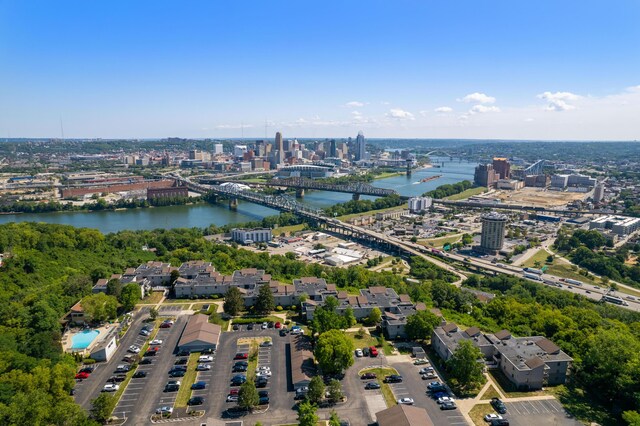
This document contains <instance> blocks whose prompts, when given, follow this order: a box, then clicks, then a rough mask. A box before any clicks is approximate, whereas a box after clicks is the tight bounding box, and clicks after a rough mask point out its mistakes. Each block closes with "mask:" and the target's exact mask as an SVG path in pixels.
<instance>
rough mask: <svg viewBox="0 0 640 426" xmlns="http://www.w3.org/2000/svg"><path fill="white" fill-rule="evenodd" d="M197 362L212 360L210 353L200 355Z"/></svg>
mask: <svg viewBox="0 0 640 426" xmlns="http://www.w3.org/2000/svg"><path fill="white" fill-rule="evenodd" d="M198 362H213V357H212V356H211V355H200V356H199V357H198Z"/></svg>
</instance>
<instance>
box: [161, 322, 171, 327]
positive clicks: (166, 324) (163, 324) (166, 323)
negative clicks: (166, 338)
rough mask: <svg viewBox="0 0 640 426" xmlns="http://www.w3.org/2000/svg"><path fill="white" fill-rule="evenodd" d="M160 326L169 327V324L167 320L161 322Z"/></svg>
mask: <svg viewBox="0 0 640 426" xmlns="http://www.w3.org/2000/svg"><path fill="white" fill-rule="evenodd" d="M160 328H171V324H169V323H168V322H163V323H162V324H160Z"/></svg>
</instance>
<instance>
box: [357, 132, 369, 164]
mask: <svg viewBox="0 0 640 426" xmlns="http://www.w3.org/2000/svg"><path fill="white" fill-rule="evenodd" d="M366 145H367V144H366V142H365V140H364V133H362V131H360V132H358V137H356V161H360V160H366V158H367V152H366Z"/></svg>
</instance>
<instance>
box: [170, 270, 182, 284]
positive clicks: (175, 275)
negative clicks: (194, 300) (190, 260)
mask: <svg viewBox="0 0 640 426" xmlns="http://www.w3.org/2000/svg"><path fill="white" fill-rule="evenodd" d="M169 277H170V278H169V280H170V282H171V285H173V284H174V283H175V282H176V281H177V280H178V278H180V271H178V270H177V269H174V270H173V271H171V275H170V276H169Z"/></svg>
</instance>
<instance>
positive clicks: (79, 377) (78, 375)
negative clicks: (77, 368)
mask: <svg viewBox="0 0 640 426" xmlns="http://www.w3.org/2000/svg"><path fill="white" fill-rule="evenodd" d="M88 377H89V373H78V374H76V379H86V378H88Z"/></svg>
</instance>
